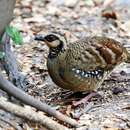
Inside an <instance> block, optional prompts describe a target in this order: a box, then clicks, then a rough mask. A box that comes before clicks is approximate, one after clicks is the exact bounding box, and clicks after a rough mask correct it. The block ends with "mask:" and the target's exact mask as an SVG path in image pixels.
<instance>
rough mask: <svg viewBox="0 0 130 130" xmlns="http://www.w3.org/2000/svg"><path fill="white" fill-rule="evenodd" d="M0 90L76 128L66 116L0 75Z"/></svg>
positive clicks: (72, 120) (75, 122) (74, 121)
mask: <svg viewBox="0 0 130 130" xmlns="http://www.w3.org/2000/svg"><path fill="white" fill-rule="evenodd" d="M0 89H2V90H4V91H6V92H7V93H8V94H10V95H12V96H13V97H15V98H16V99H18V100H20V101H22V102H23V103H25V104H27V105H30V106H33V107H35V108H36V109H38V110H41V111H44V112H45V113H47V114H49V115H51V116H54V117H55V118H57V119H58V120H60V121H63V122H65V123H68V124H70V125H71V126H73V127H76V126H78V125H79V124H78V122H77V121H76V120H74V119H71V118H70V117H68V116H65V115H63V114H62V113H60V112H59V111H56V110H55V109H53V108H51V107H50V106H48V105H47V104H45V103H43V102H41V101H39V100H37V99H35V98H33V97H32V96H30V95H28V94H26V93H25V92H23V91H22V90H20V89H19V88H16V87H15V86H14V85H13V84H12V83H11V82H9V81H8V80H6V79H5V78H4V77H3V76H2V75H1V74H0Z"/></svg>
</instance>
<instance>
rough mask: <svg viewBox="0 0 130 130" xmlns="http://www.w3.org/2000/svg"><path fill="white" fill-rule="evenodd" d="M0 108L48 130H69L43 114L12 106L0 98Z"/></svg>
mask: <svg viewBox="0 0 130 130" xmlns="http://www.w3.org/2000/svg"><path fill="white" fill-rule="evenodd" d="M0 108H2V109H4V110H5V111H8V112H11V113H13V114H15V115H17V116H19V117H22V118H24V119H28V120H30V121H34V122H38V123H40V124H42V125H44V126H45V127H46V128H48V129H50V130H69V129H68V128H67V127H65V126H63V125H60V124H58V123H57V122H56V121H53V120H52V119H50V118H49V117H47V116H45V115H43V114H39V113H37V112H35V111H33V110H31V109H26V108H24V107H21V106H18V105H16V104H13V103H11V102H9V101H7V100H6V98H3V97H0Z"/></svg>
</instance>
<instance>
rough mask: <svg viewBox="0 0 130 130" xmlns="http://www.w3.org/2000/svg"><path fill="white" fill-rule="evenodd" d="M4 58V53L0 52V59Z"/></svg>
mask: <svg viewBox="0 0 130 130" xmlns="http://www.w3.org/2000/svg"><path fill="white" fill-rule="evenodd" d="M4 56H5V53H4V52H2V51H0V59H3V58H4Z"/></svg>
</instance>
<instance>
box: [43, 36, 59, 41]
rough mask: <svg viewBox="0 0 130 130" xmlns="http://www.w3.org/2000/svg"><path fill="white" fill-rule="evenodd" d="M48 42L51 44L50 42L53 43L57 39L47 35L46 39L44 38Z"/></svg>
mask: <svg viewBox="0 0 130 130" xmlns="http://www.w3.org/2000/svg"><path fill="white" fill-rule="evenodd" d="M45 39H46V40H47V41H48V42H52V41H55V40H56V39H57V37H56V36H54V35H48V36H47V37H46V38H45Z"/></svg>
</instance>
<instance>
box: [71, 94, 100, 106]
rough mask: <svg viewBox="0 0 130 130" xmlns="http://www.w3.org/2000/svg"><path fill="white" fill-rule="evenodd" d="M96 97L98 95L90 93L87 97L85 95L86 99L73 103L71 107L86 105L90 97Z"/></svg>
mask: <svg viewBox="0 0 130 130" xmlns="http://www.w3.org/2000/svg"><path fill="white" fill-rule="evenodd" d="M97 95H99V94H98V93H96V92H92V93H90V94H89V95H87V96H86V97H84V98H82V99H81V100H79V101H73V102H72V104H73V106H78V105H80V104H86V103H87V102H88V101H89V100H90V99H91V98H92V97H95V96H97Z"/></svg>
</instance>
